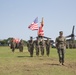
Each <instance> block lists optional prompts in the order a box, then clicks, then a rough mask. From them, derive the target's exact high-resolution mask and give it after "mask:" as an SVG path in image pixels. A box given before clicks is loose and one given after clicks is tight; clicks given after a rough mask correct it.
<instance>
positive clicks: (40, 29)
mask: <svg viewBox="0 0 76 75" xmlns="http://www.w3.org/2000/svg"><path fill="white" fill-rule="evenodd" d="M43 26H44V20H43V18H42V21H41V26H40V27H39V30H38V36H44V30H43Z"/></svg>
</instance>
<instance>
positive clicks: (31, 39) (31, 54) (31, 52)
mask: <svg viewBox="0 0 76 75" xmlns="http://www.w3.org/2000/svg"><path fill="white" fill-rule="evenodd" d="M27 47H28V51H29V52H30V56H31V57H33V51H34V41H33V37H30V40H29V41H28V44H27Z"/></svg>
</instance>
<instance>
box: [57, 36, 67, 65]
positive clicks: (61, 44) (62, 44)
mask: <svg viewBox="0 0 76 75" xmlns="http://www.w3.org/2000/svg"><path fill="white" fill-rule="evenodd" d="M56 48H57V50H58V55H59V62H60V63H62V65H63V63H64V51H65V48H66V39H65V37H63V36H62V37H60V36H59V37H57V38H56Z"/></svg>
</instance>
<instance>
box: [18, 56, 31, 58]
mask: <svg viewBox="0 0 76 75" xmlns="http://www.w3.org/2000/svg"><path fill="white" fill-rule="evenodd" d="M17 57H18V58H24V57H30V56H17Z"/></svg>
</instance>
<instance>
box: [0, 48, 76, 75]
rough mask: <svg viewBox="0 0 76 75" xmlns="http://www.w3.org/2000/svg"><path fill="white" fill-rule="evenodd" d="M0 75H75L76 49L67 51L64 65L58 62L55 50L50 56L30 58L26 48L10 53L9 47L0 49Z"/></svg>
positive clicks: (52, 50)
mask: <svg viewBox="0 0 76 75" xmlns="http://www.w3.org/2000/svg"><path fill="white" fill-rule="evenodd" d="M0 75H76V49H67V50H66V53H65V65H64V66H63V65H61V64H59V62H58V55H57V51H56V49H51V52H50V56H49V57H48V56H46V53H45V55H44V56H41V55H40V56H39V57H37V56H36V55H35V51H34V57H30V55H29V52H28V51H27V48H26V47H25V48H24V52H22V53H20V52H19V50H18V49H16V50H15V52H14V53H12V51H11V49H10V48H9V47H0Z"/></svg>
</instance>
